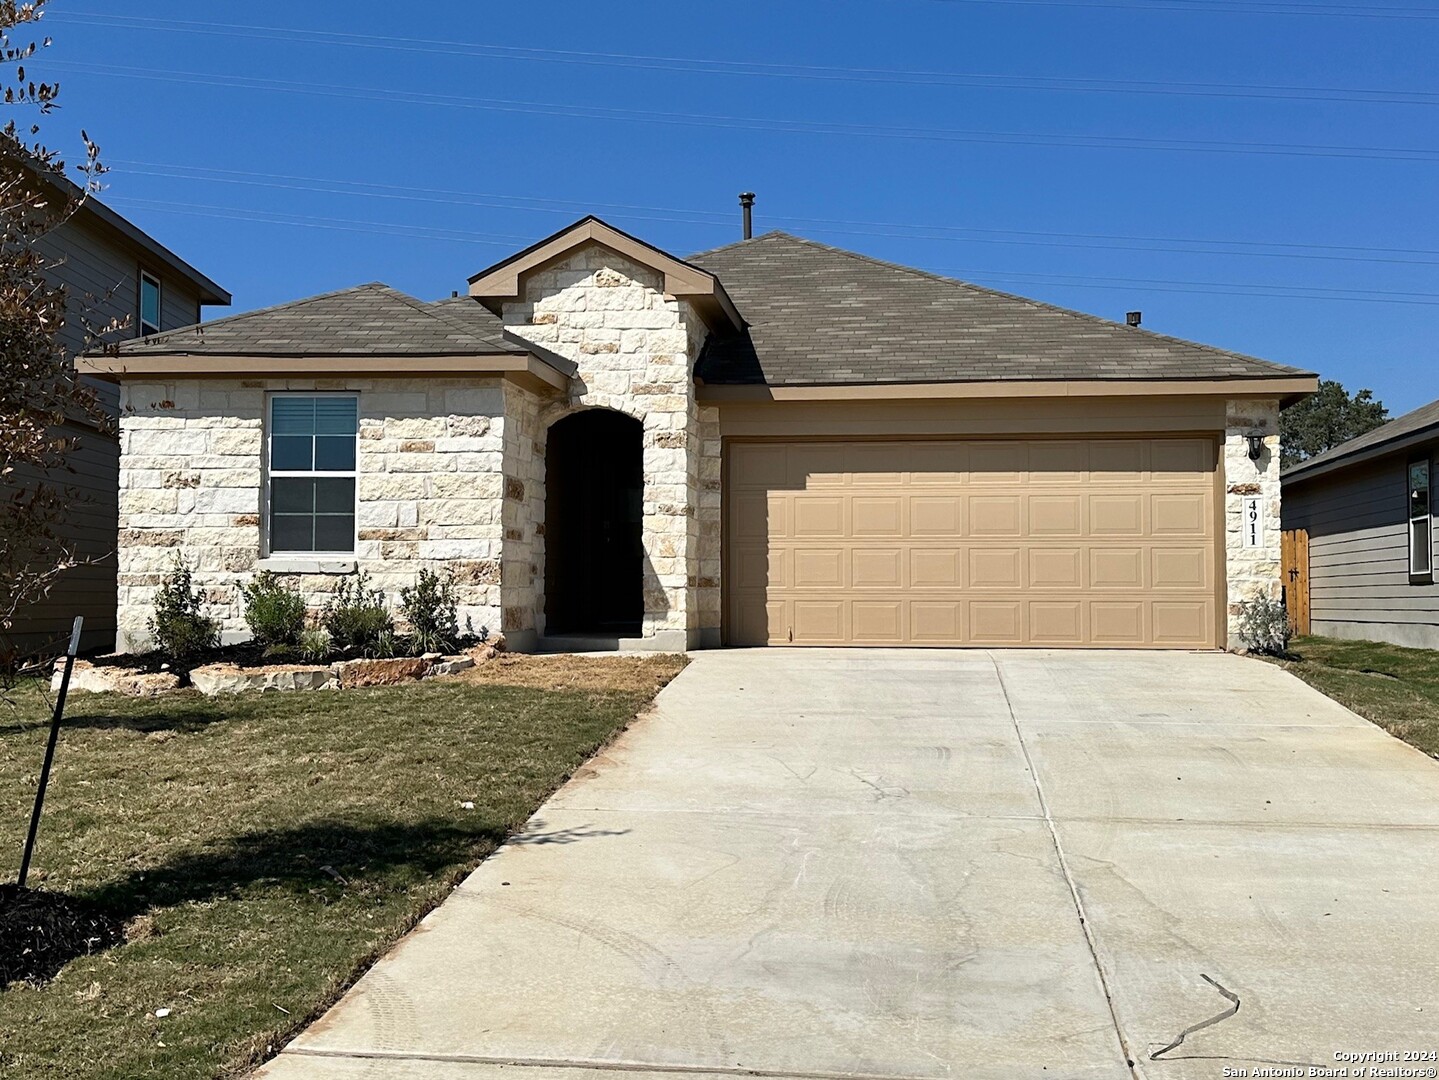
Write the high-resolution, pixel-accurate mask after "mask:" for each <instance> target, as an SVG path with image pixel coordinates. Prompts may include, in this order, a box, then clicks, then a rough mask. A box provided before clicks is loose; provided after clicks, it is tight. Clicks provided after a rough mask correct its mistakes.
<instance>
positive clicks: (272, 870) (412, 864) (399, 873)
mask: <svg viewBox="0 0 1439 1080" xmlns="http://www.w3.org/2000/svg"><path fill="white" fill-rule="evenodd" d="M627 831H628V830H623V829H594V828H590V827H589V826H578V827H571V828H564V829H553V830H547V829H545V827H544V823H543V822H541V821H533V822H531V823H530V827H529V828H528V829H526V830H525V831H523V832H520V833H516V834H508V833H506V831H505V830H503V829H501V828H498V827H496V826H494V825H492V824H486V823H485V821H484V819H483V818H477V819H476V820H475V821H474V822H473V824H470V823H468V822H465V821H459V822H456V821H454V820H449V819H442V818H430V819H426V820H423V821H417V822H404V823H401V822H386V821H345V820H338V819H321V820H316V821H309V822H305V823H303V824H299V825H292V826H288V827H284V828H276V829H261V830H257V831H253V832H247V833H241V834H240V835H238V836H233V837H229V838H227V839H225V840H223V841H221V842H219V843H216V844H212V845H209V846H207V847H204V848H200V849H198V850H192V851H186V852H180V853H178V854H176V855H175V856H173V857H172V858H170V859H168V860H166V861H165V862H162V863H160V864H159V865H157V866H152V867H148V868H146V869H143V870H133V871H131V872H129V873H127V874H125V875H124V876H123V877H120V878H117V879H116V880H114V881H112V882H109V883H107V884H105V885H102V886H100V887H98V888H96V889H93V890H91V891H89V892H85V893H79V894H75V895H66V894H63V893H51V892H48V891H43V890H34V891H32V892H30V893H29V894H27V897H28V900H27V903H28V905H29V906H28V908H27V909H26V910H25V912H24V918H23V919H22V918H21V917H20V911H19V909H18V908H14V909H13V910H12V911H10V912H9V914H10V915H12V918H11V919H10V920H9V921H10V922H13V923H15V925H14V926H12V927H10V930H12V931H13V933H10V932H6V933H0V939H6V938H10V939H13V940H9V941H6V940H0V948H4V947H5V946H14V945H19V946H20V947H19V948H16V949H13V950H12V949H6V951H7V952H12V951H13V952H14V953H15V954H16V956H17V958H18V957H19V954H20V953H21V952H22V951H23V950H24V948H25V947H26V946H27V945H28V946H30V949H31V952H32V953H33V955H32V956H31V957H30V959H31V960H32V961H33V962H32V963H26V962H25V961H24V960H23V959H17V962H16V963H15V964H12V965H8V966H7V967H6V969H5V971H4V972H3V974H4V976H5V978H4V979H3V980H0V988H3V985H4V983H6V982H10V981H22V980H23V981H27V982H35V983H42V982H45V981H47V980H49V979H50V978H52V977H53V976H54V975H55V974H56V973H57V972H58V971H59V970H60V968H61V967H63V966H64V965H65V964H66V963H68V962H69V961H70V960H73V959H75V958H76V957H79V956H83V955H86V954H89V953H93V952H98V951H102V950H104V949H107V948H109V947H111V946H112V945H116V944H119V943H120V942H121V941H123V940H124V938H123V934H121V933H120V928H121V927H124V926H125V925H127V924H128V923H129V922H130V921H131V920H132V919H134V918H136V917H137V916H140V915H144V914H147V913H149V912H151V911H153V910H155V909H157V908H171V907H175V906H178V905H182V904H188V903H207V902H210V901H215V900H224V899H233V898H240V897H244V896H253V895H255V894H256V893H257V892H269V893H274V892H276V891H283V892H285V893H288V894H290V895H292V896H309V897H313V898H315V899H317V900H319V901H320V902H322V903H330V902H334V901H335V900H338V899H340V898H341V897H342V896H345V895H355V894H357V893H358V894H363V893H385V892H391V891H394V890H397V889H403V888H405V887H406V886H407V885H409V884H412V883H414V882H415V881H418V880H421V879H424V878H428V877H434V876H435V875H438V874H441V873H445V872H447V871H453V870H456V869H459V870H461V871H467V870H468V869H469V868H470V867H471V866H473V865H474V864H475V863H476V862H478V861H479V859H480V858H482V857H483V856H485V855H487V854H489V853H490V852H491V851H493V850H494V849H495V848H496V847H498V846H499V845H500V844H501V843H502V842H504V841H505V840H506V839H509V840H510V841H511V842H512V843H516V844H521V845H539V844H573V843H577V842H579V841H581V840H587V839H592V838H598V837H606V836H619V835H623V834H624V833H625V832H627ZM8 899H10V898H9V897H7V896H3V895H0V901H4V900H8ZM6 906H7V907H8V906H10V905H6ZM0 914H5V912H0ZM71 915H73V916H74V921H76V923H77V925H76V926H75V927H73V928H71V931H72V932H66V927H65V926H64V924H65V923H66V922H67V920H69V918H70V916H71ZM5 921H6V920H4V919H0V930H3V929H4V923H5ZM22 924H23V925H22ZM32 924H33V925H32ZM97 927H99V928H101V929H96V928H97ZM42 940H43V942H44V947H43V948H41V947H39V945H40V942H41V941H42ZM22 942H23V944H22ZM11 968H13V970H10V969H11Z"/></svg>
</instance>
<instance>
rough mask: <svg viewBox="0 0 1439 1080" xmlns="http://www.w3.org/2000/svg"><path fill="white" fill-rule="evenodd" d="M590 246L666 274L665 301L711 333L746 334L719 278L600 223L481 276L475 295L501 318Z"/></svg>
mask: <svg viewBox="0 0 1439 1080" xmlns="http://www.w3.org/2000/svg"><path fill="white" fill-rule="evenodd" d="M590 243H594V244H599V245H601V246H602V247H607V248H609V249H610V250H611V251H614V252H616V253H618V254H620V255H623V256H624V257H625V258H626V259H629V260H630V261H631V262H635V263H639V264H640V265H641V266H647V267H649V268H650V269H651V270H653V271H655V272H656V273H658V274H663V275H664V282H665V283H664V289H665V295H666V296H669V297H672V298H674V299H677V300H688V301H689V302H690V303H692V304H693V305H694V306H695V308H696V310H697V311H698V312H699V314H700V317H701V318H702V319H704V321H705V325H706V326H708V327H710V328H711V329H715V328H716V327H718V326H722V325H726V324H727V325H728V326H729V327H730V328H732V329H735V330H740V329H743V327H744V320H743V319H741V318H740V314H739V312H738V310H736V308H735V306H734V302H733V301H732V300H731V299H730V297H729V294H728V293H727V292H725V288H724V286H723V285H722V284H721V283H720V280H719V278H717V277H715V276H714V275H713V274H711V273H709V272H708V271H706V270H701V269H700V268H699V267H698V266H691V265H690V264H689V263H687V262H684V261H683V260H681V259H676V258H675V257H674V256H673V255H668V254H666V253H665V252H663V251H661V250H660V249H659V248H657V247H654V246H652V245H650V244H647V243H645V242H644V241H643V240H639V239H637V238H635V237H633V236H631V235H629V233H624V232H621V231H620V230H619V229H616V228H615V227H614V226H612V225H608V224H606V223H605V222H603V221H601V220H600V219H599V218H596V217H588V218H585V219H584V220H582V221H579V222H576V223H575V224H574V225H571V226H570V227H569V228H568V229H564V230H563V231H561V232H558V233H556V234H555V235H554V236H551V237H550V238H549V239H547V240H541V241H540V242H539V243H538V244H535V245H534V246H532V247H528V248H526V249H525V250H524V251H521V252H519V253H517V254H515V255H512V256H510V257H509V258H508V259H506V260H505V261H504V262H502V263H498V264H496V265H495V266H492V267H490V269H488V270H482V271H480V273H478V274H476V275H475V276H474V277H472V278H470V295H471V296H473V297H474V298H475V299H476V300H478V301H479V302H480V303H482V304H484V305H485V307H487V308H489V309H490V310H491V311H493V312H494V313H495V314H496V315H499V314H501V309H502V308H503V307H504V305H505V304H506V303H509V302H513V301H515V300H518V299H519V298H520V295H521V292H522V288H521V283H522V281H523V279H524V278H525V277H526V276H527V275H529V274H532V273H534V272H535V271H537V270H542V269H544V268H545V267H546V266H548V265H549V264H551V263H553V262H555V261H556V260H558V259H562V258H564V257H565V256H566V255H568V254H569V253H570V252H572V251H574V250H575V249H576V248H578V247H581V246H583V245H585V244H590Z"/></svg>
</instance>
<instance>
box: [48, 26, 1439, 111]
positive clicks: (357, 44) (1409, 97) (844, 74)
mask: <svg viewBox="0 0 1439 1080" xmlns="http://www.w3.org/2000/svg"><path fill="white" fill-rule="evenodd" d="M58 17H59V18H61V19H69V20H70V21H73V22H78V23H93V24H97V25H107V26H116V27H124V28H127V29H144V30H156V31H160V32H163V33H184V34H206V35H214V36H222V37H245V38H251V39H258V40H264V41H281V42H308V43H312V44H318V45H329V46H339V47H346V48H361V49H379V50H385V51H391V52H409V53H428V54H441V55H450V56H467V57H474V58H484V59H503V60H518V61H533V62H540V63H553V64H578V65H589V66H600V67H618V68H630V69H639V70H653V71H669V72H677V73H682V74H708V75H731V76H748V77H761V78H780V79H808V80H821V81H842V82H858V83H876V82H879V83H895V84H900V85H917V86H948V87H952V88H958V89H975V88H979V89H998V90H1034V91H1043V92H1058V93H1103V94H1160V95H1168V96H1181V97H1217V98H1242V99H1251V100H1252V99H1257V100H1262V101H1335V102H1353V103H1360V104H1376V105H1426V106H1432V105H1439V94H1436V93H1433V92H1431V91H1424V90H1386V89H1366V88H1361V87H1316V86H1274V85H1262V84H1246V83H1233V84H1226V83H1183V82H1161V81H1155V80H1121V79H1099V78H1088V77H1082V76H1075V77H1056V76H1048V75H1003V74H995V73H992V72H958V71H926V70H905V69H900V68H874V67H845V66H835V65H816V64H794V63H784V64H778V63H768V62H763V61H750V60H746V61H736V60H715V59H706V58H700V57H680V56H660V55H647V54H642V53H617V52H594V51H584V50H575V49H543V48H536V47H533V46H511V45H491V44H483V43H478V42H461V41H446V40H440V39H430V38H391V37H381V36H379V35H373V34H355V33H349V32H344V31H331V30H305V29H300V28H291V27H276V26H256V25H248V24H242V23H217V22H200V21H197V20H179V19H155V18H148V17H144V16H134V15H113V14H109V13H102V12H88V11H87V12H73V13H69V14H65V15H61V16H58Z"/></svg>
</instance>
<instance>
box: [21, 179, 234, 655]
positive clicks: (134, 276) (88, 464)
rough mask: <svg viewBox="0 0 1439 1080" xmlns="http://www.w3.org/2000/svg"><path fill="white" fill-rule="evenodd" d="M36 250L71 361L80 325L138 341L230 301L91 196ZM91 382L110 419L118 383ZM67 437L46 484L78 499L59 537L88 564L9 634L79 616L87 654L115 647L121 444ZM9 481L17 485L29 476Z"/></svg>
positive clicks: (38, 640) (56, 628)
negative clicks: (71, 443) (63, 469)
mask: <svg viewBox="0 0 1439 1080" xmlns="http://www.w3.org/2000/svg"><path fill="white" fill-rule="evenodd" d="M66 194H67V195H68V196H70V197H72V198H73V197H75V196H77V195H78V189H77V188H74V187H70V189H69V190H68V191H67V192H66ZM38 246H39V248H40V250H41V252H42V253H43V254H45V255H46V256H48V257H49V259H50V260H51V262H52V264H53V269H52V271H51V278H52V281H53V282H54V283H56V284H59V285H63V286H64V287H65V288H66V290H67V291H68V298H67V312H66V321H65V326H64V328H63V329H62V331H61V340H62V342H63V344H64V346H65V349H66V351H67V352H69V353H70V354H71V355H72V356H73V355H77V354H78V353H80V352H81V351H83V349H84V347H85V345H86V341H85V336H86V330H85V325H86V324H87V323H88V324H89V325H91V326H99V325H103V324H105V323H108V322H109V321H111V320H121V321H122V322H123V323H124V324H125V325H124V329H122V330H120V331H119V336H120V337H122V338H138V337H142V336H145V335H147V334H150V333H157V332H159V331H163V330H173V329H175V328H176V327H181V326H191V325H193V324H194V323H196V322H198V321H199V320H200V318H201V315H202V309H203V307H204V306H205V305H209V304H229V303H230V294H229V293H228V292H226V291H225V290H224V289H222V288H220V287H219V286H218V285H216V284H215V283H214V282H213V281H211V280H210V279H209V278H208V277H206V276H205V275H204V274H202V273H200V272H199V271H198V270H196V269H195V268H194V267H193V266H191V265H190V264H189V263H187V262H185V261H184V260H183V259H181V258H179V257H178V256H177V255H175V254H174V253H173V252H171V251H170V250H169V249H167V248H166V247H164V246H163V245H161V244H160V243H158V242H157V241H156V240H154V239H153V238H152V237H150V236H148V235H147V234H146V233H144V232H143V231H141V230H140V229H139V228H137V227H136V226H135V225H133V224H132V223H131V222H129V221H127V220H126V219H125V218H123V217H121V216H120V215H119V214H117V213H115V211H113V210H111V209H110V208H109V207H108V206H105V205H104V204H103V203H101V202H100V201H99V200H97V199H94V198H90V199H87V200H86V201H85V202H84V204H83V205H82V206H81V207H80V209H79V210H78V211H77V212H76V214H75V216H74V217H73V218H71V219H70V220H69V221H68V222H66V223H65V224H64V225H62V226H61V227H60V228H58V229H56V230H55V231H54V232H52V233H50V234H49V235H48V236H46V237H44V238H43V239H42V240H41V242H40V244H39V245H38ZM90 381H92V382H94V385H95V386H96V387H97V389H98V390H99V393H100V396H101V400H102V401H103V402H104V404H105V406H106V408H107V410H108V411H109V412H110V413H111V414H112V415H117V414H118V410H119V402H120V395H119V392H118V389H117V388H116V386H115V385H114V384H113V383H109V382H98V381H94V380H90ZM65 431H66V433H67V434H69V435H71V436H73V437H75V438H77V439H78V440H79V447H78V449H77V450H76V451H75V453H74V454H73V455H72V457H71V464H72V465H73V467H74V470H75V471H74V473H73V474H67V475H65V476H61V477H56V478H54V482H56V483H60V484H63V485H64V486H65V487H67V488H70V489H73V490H74V491H75V492H76V495H77V498H76V499H75V500H74V501H73V503H72V504H71V509H70V513H69V516H68V518H67V520H66V522H65V523H64V527H63V536H64V538H65V540H66V542H68V543H71V544H73V545H74V548H75V551H76V553H77V555H78V556H79V557H80V558H82V559H87V560H93V561H91V562H88V563H84V564H82V565H80V566H77V567H76V568H75V569H73V570H71V571H69V572H68V573H66V574H65V575H64V576H63V577H61V578H60V580H59V581H58V582H57V583H56V584H55V587H54V588H53V589H51V591H50V594H49V596H48V597H47V598H46V600H45V601H44V602H43V603H41V604H37V605H35V606H34V607H33V608H31V609H29V610H28V611H22V612H21V614H20V617H19V619H18V620H17V623H16V626H15V629H14V635H13V636H14V640H15V644H16V645H17V646H18V647H19V648H20V649H21V650H22V651H28V650H32V649H34V650H38V649H44V648H46V647H47V646H48V645H50V644H51V643H52V642H54V641H56V640H57V639H63V637H64V636H65V635H66V634H67V633H68V632H69V629H70V625H71V623H72V622H73V621H74V618H75V616H76V615H83V616H84V617H85V637H84V640H83V643H82V644H83V645H84V647H85V648H99V647H109V646H110V645H113V644H114V641H115V630H116V623H115V605H116V586H115V570H116V559H115V549H116V534H117V531H118V527H119V506H118V502H117V489H118V484H119V472H120V465H119V461H120V447H119V443H118V441H117V440H116V438H115V436H114V435H113V434H106V433H104V432H102V431H99V430H97V429H96V428H94V427H92V426H90V425H88V424H85V423H70V424H67V425H65ZM17 479H18V481H19V483H20V484H22V485H24V484H26V483H32V482H34V480H35V477H34V476H23V475H22V476H20V477H18V478H17Z"/></svg>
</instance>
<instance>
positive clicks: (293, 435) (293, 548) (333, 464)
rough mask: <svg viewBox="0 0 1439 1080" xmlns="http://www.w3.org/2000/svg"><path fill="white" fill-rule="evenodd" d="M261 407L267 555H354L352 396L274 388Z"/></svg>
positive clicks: (355, 422)
mask: <svg viewBox="0 0 1439 1080" xmlns="http://www.w3.org/2000/svg"><path fill="white" fill-rule="evenodd" d="M268 413H269V416H268V425H267V429H266V437H265V550H266V554H270V555H281V554H288V553H297V552H303V553H305V554H314V553H318V554H324V555H352V554H354V551H355V487H356V483H355V480H356V469H355V463H356V457H357V451H356V440H357V438H358V436H359V415H360V399H359V396H358V395H356V394H347V393H293V394H292V393H276V394H271V395H270V401H269V408H268Z"/></svg>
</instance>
